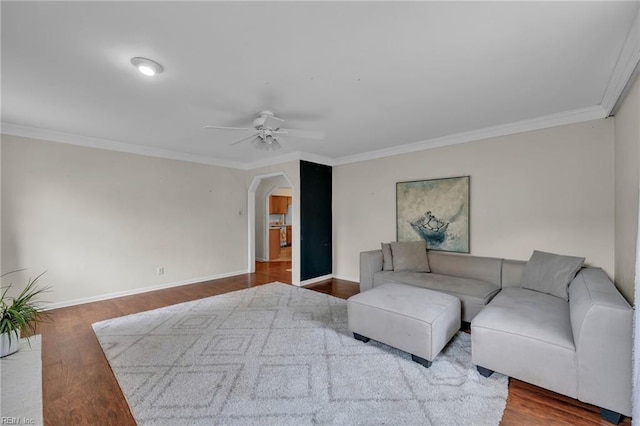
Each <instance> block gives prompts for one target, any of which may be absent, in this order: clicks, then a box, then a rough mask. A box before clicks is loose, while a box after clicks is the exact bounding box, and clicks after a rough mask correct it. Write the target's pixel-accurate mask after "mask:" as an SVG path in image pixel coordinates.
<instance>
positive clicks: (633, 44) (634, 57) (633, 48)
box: [600, 9, 640, 116]
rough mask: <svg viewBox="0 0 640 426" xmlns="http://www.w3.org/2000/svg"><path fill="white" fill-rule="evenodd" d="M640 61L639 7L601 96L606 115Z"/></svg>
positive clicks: (615, 102)
mask: <svg viewBox="0 0 640 426" xmlns="http://www.w3.org/2000/svg"><path fill="white" fill-rule="evenodd" d="M639 63H640V9H638V12H637V13H636V17H635V19H634V21H633V25H632V26H631V30H630V31H629V34H628V35H627V40H626V41H625V43H624V46H623V47H622V50H621V51H620V56H618V61H617V62H616V65H615V67H614V68H613V73H612V74H611V78H610V79H609V84H608V85H607V89H606V90H605V92H604V96H603V97H602V102H600V105H602V107H603V108H604V109H605V110H606V113H607V116H609V115H610V114H611V112H612V111H613V108H614V107H615V106H616V104H617V103H618V100H619V99H620V97H621V96H622V95H623V93H624V90H625V87H626V86H627V83H628V82H629V80H630V79H631V77H632V76H633V74H634V70H635V69H636V67H637V66H638V64H639Z"/></svg>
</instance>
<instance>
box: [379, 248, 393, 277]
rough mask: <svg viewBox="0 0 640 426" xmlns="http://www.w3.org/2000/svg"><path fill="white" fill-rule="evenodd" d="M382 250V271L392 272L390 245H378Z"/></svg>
mask: <svg viewBox="0 0 640 426" xmlns="http://www.w3.org/2000/svg"><path fill="white" fill-rule="evenodd" d="M380 246H381V248H382V270H383V271H393V256H392V255H391V244H389V243H380Z"/></svg>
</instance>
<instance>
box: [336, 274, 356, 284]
mask: <svg viewBox="0 0 640 426" xmlns="http://www.w3.org/2000/svg"><path fill="white" fill-rule="evenodd" d="M333 278H335V279H337V280H342V281H351V282H353V283H356V284H359V283H360V278H359V277H347V276H344V275H334V276H333Z"/></svg>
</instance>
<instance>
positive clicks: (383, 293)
mask: <svg viewBox="0 0 640 426" xmlns="http://www.w3.org/2000/svg"><path fill="white" fill-rule="evenodd" d="M347 312H348V316H349V330H350V331H351V332H353V336H354V337H355V338H356V339H358V340H361V341H363V342H365V343H366V342H368V341H369V339H373V340H377V341H378V342H381V343H384V344H386V345H389V346H393V347H394V348H397V349H400V350H403V351H405V352H409V353H410V354H411V359H412V360H414V361H415V362H418V363H420V364H422V365H423V366H425V367H430V366H431V362H432V361H433V359H434V358H435V357H436V355H438V354H439V353H440V351H441V350H442V348H444V347H445V345H446V344H447V343H448V342H449V340H450V339H451V338H452V337H453V336H454V335H455V334H456V332H457V331H458V330H459V329H460V312H461V307H460V300H459V299H458V298H457V297H455V296H452V295H450V294H445V293H440V292H438V291H433V290H428V289H425V288H421V287H415V286H411V285H405V284H393V283H390V284H383V285H380V286H377V287H374V288H372V289H370V290H367V291H364V292H362V293H359V294H356V295H354V296H351V297H350V298H349V299H348V300H347Z"/></svg>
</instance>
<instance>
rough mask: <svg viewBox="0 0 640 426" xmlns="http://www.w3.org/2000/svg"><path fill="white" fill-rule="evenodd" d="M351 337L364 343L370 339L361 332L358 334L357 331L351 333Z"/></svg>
mask: <svg viewBox="0 0 640 426" xmlns="http://www.w3.org/2000/svg"><path fill="white" fill-rule="evenodd" d="M353 337H354V338H355V339H356V340H360V341H361V342H364V343H367V342H368V341H369V340H371V339H369V338H368V337H365V336H363V335H362V334H358V333H353Z"/></svg>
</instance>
